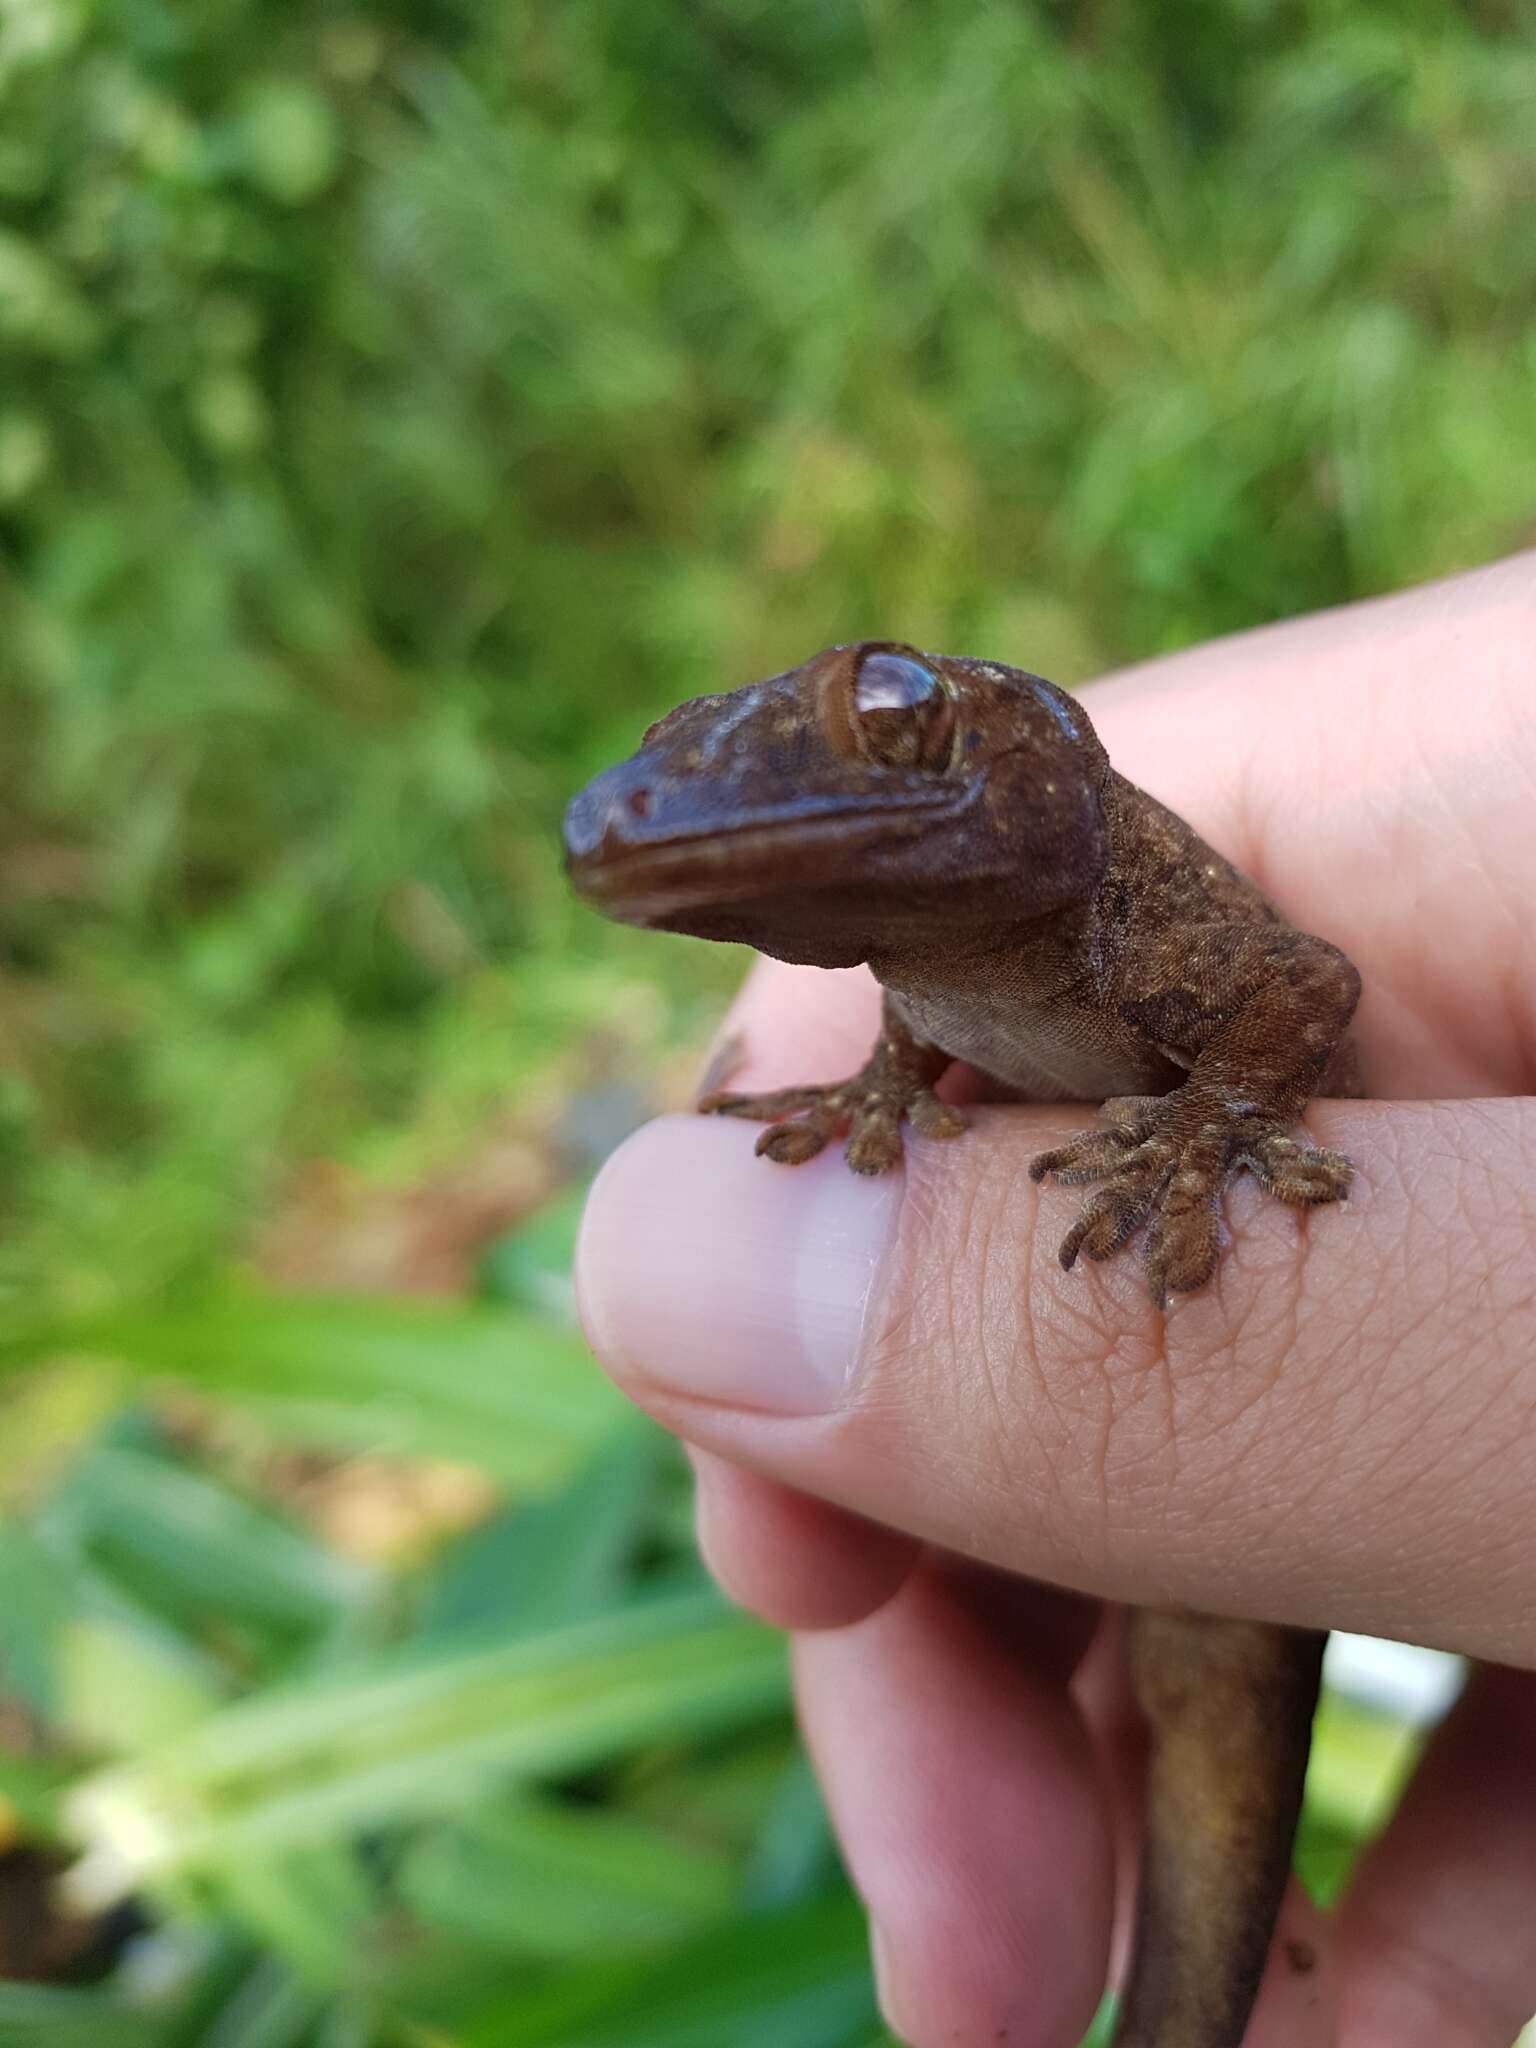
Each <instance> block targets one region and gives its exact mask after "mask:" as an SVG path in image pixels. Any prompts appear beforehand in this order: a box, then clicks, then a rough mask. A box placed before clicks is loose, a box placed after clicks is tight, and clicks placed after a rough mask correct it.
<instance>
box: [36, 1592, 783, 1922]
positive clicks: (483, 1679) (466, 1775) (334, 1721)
mask: <svg viewBox="0 0 1536 2048" xmlns="http://www.w3.org/2000/svg"><path fill="white" fill-rule="evenodd" d="M785 1697H786V1688H785V1672H784V1651H783V1647H782V1645H781V1643H780V1642H779V1640H778V1639H777V1638H776V1637H775V1636H774V1635H772V1634H771V1633H770V1632H769V1631H768V1630H766V1629H763V1628H761V1627H759V1626H758V1625H757V1624H755V1623H753V1622H750V1621H748V1620H745V1619H744V1618H743V1617H741V1616H739V1615H736V1614H734V1613H732V1612H731V1611H730V1610H728V1609H727V1608H726V1607H725V1606H724V1604H723V1603H722V1602H721V1601H719V1600H718V1599H716V1598H715V1597H714V1596H712V1595H696V1596H689V1597H685V1598H681V1599H672V1600H666V1601H655V1602H652V1603H649V1604H644V1605H640V1606H637V1607H634V1608H631V1609H628V1610H625V1611H623V1612H621V1613H617V1614H612V1615H605V1616H603V1617H601V1618H599V1619H596V1620H591V1621H583V1622H574V1623H570V1624H568V1625H566V1626H563V1627H557V1628H552V1629H550V1630H548V1631H547V1632H545V1633H544V1634H542V1635H537V1636H529V1637H524V1638H522V1639H521V1640H519V1641H516V1642H512V1643H498V1644H495V1645H492V1646H491V1647H488V1648H487V1647H478V1648H472V1649H464V1648H458V1649H455V1648H450V1647H448V1646H446V1645H442V1644H436V1645H423V1646H421V1647H419V1648H417V1649H415V1650H413V1651H412V1652H411V1653H409V1654H397V1655H395V1656H393V1657H391V1658H389V1659H380V1660H378V1661H377V1662H375V1663H372V1664H370V1665H366V1666H361V1667H359V1668H357V1669H355V1670H351V1671H347V1672H339V1671H335V1670H331V1671H327V1672H326V1673H325V1674H324V1675H322V1676H318V1677H316V1678H314V1679H313V1680H310V1681H307V1682H305V1683H303V1684H292V1685H288V1686H284V1687H281V1688H273V1689H272V1690H270V1691H268V1692H266V1693H263V1694H261V1695H258V1696H257V1697H255V1698H252V1699H250V1700H247V1701H243V1702H241V1703H240V1704H238V1705H236V1706H232V1707H229V1708H226V1709H224V1710H223V1711H221V1712H219V1713H216V1714H213V1715H211V1716H210V1717H209V1718H208V1719H207V1720H206V1721H204V1722H203V1724H202V1725H201V1726H200V1727H198V1728H195V1729H192V1730H190V1731H188V1733H187V1734H186V1735H185V1736H184V1737H183V1738H182V1739H181V1741H180V1742H178V1743H177V1744H176V1746H175V1747H174V1748H172V1749H168V1750H166V1751H164V1752H157V1753H155V1754H153V1755H150V1756H147V1757H144V1758H143V1759H141V1760H139V1761H137V1762H135V1763H132V1764H128V1765H125V1766H122V1767H120V1768H118V1769H115V1770H112V1771H108V1772H103V1773H101V1774H99V1775H97V1776H95V1777H93V1778H90V1779H87V1780H86V1781H85V1782H84V1783H83V1784H82V1785H80V1786H79V1787H78V1788H77V1789H76V1791H75V1793H74V1795H73V1796H72V1798H71V1800H70V1802H69V1808H68V1818H69V1822H70V1825H71V1827H72V1829H73V1830H74V1832H75V1833H76V1835H77V1836H78V1838H80V1839H81V1840H82V1841H83V1842H84V1844H85V1846H86V1852H87V1853H86V1859H85V1863H84V1865H83V1866H82V1869H81V1871H80V1873H79V1878H80V1886H81V1895H82V1896H83V1897H86V1898H89V1899H92V1900H95V1899H102V1898H110V1897H116V1896H118V1895H120V1894H121V1893H123V1892H126V1891H130V1890H132V1889H134V1888H135V1887H136V1886H137V1885H138V1884H140V1883H142V1882H145V1881H147V1880H149V1879H151V1878H153V1877H155V1876H158V1875H164V1874H167V1873H170V1872H173V1871H178V1870H184V1869H188V1868H191V1867H194V1866H199V1865H205V1864H207V1863H208V1862H209V1861H210V1860H212V1859H217V1858H222V1857H227V1856H229V1855H232V1854H238V1855H244V1854H250V1853H258V1852H260V1853H272V1852H275V1851H279V1850H287V1849H290V1848H293V1847H295V1846H297V1845H299V1844H303V1843H308V1842H315V1841H321V1840H324V1839H326V1838H327V1837H329V1836H332V1835H334V1834H335V1833H337V1832H338V1831H354V1830H358V1829H371V1828H376V1827H379V1826H381V1825H383V1824H384V1823H386V1822H389V1821H397V1820H401V1819H404V1818H407V1817H410V1816H413V1815H423V1814H431V1813H442V1812H448V1811H453V1810H456V1809H458V1808H459V1807H461V1806H462V1805H463V1804H464V1803H465V1802H466V1801H467V1800H469V1799H471V1798H472V1797H473V1796H475V1794H476V1792H477V1790H479V1789H480V1788H483V1787H484V1786H485V1785H486V1784H487V1783H489V1782H492V1781H494V1780H495V1779H496V1778H498V1777H509V1776H510V1777H537V1776H546V1777H547V1776H552V1775H557V1774H561V1773H566V1772H570V1771H574V1770H578V1769H585V1768H589V1767H591V1766H592V1765H594V1764H596V1763H598V1762H601V1761H603V1760H605V1759H606V1758H609V1757H611V1756H612V1755H614V1754H615V1753H616V1752H620V1751H624V1750H629V1749H634V1748H636V1747H637V1746H639V1745H640V1744H642V1743H649V1742H656V1741H669V1742H680V1741H683V1740H686V1739H687V1738H688V1737H690V1736H694V1735H699V1734H703V1733H706V1732H711V1733H712V1732H717V1731H721V1730H724V1729H728V1728H736V1727H740V1726H743V1725H745V1724H749V1723H751V1722H753V1721H756V1720H758V1719H760V1718H761V1717H762V1716H763V1715H765V1714H767V1713H770V1712H772V1711H773V1710H775V1709H776V1708H779V1707H780V1706H782V1704H783V1703H784V1700H785Z"/></svg>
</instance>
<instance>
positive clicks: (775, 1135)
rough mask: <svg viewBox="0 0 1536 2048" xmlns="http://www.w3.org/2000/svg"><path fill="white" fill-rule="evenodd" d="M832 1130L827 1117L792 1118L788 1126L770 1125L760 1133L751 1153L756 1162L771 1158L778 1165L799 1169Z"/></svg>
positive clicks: (833, 1128) (817, 1150) (831, 1122)
mask: <svg viewBox="0 0 1536 2048" xmlns="http://www.w3.org/2000/svg"><path fill="white" fill-rule="evenodd" d="M835 1129H836V1124H835V1122H834V1120H833V1119H832V1118H830V1117H819V1116H814V1115H812V1116H802V1117H796V1118H795V1119H794V1120H793V1122H791V1123H783V1124H773V1125H771V1126H770V1127H769V1128H768V1129H767V1130H766V1131H763V1132H762V1133H761V1134H760V1135H759V1137H758V1140H757V1143H756V1145H755V1146H754V1147H753V1150H754V1151H755V1152H756V1154H757V1156H758V1158H759V1159H772V1160H775V1161H777V1163H778V1164H779V1165H780V1166H803V1165H804V1164H805V1162H806V1160H807V1159H814V1158H815V1157H816V1154H817V1153H818V1152H820V1151H821V1150H822V1148H823V1147H824V1146H825V1145H826V1143H827V1140H828V1139H829V1138H830V1137H831V1136H832V1135H833V1132H834V1130H835Z"/></svg>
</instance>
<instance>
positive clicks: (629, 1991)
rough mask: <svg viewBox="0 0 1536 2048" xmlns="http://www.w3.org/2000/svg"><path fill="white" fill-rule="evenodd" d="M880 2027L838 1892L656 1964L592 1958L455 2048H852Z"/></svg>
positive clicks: (863, 1944) (858, 1935) (855, 1910)
mask: <svg viewBox="0 0 1536 2048" xmlns="http://www.w3.org/2000/svg"><path fill="white" fill-rule="evenodd" d="M875 2017H876V2014H875V1999H874V1991H873V1988H872V1985H871V1982H870V1973H869V1956H868V1937H867V1933H866V1930H865V1924H864V1916H863V1914H862V1912H861V1911H860V1909H859V1907H858V1904H857V1902H856V1901H855V1900H854V1899H852V1898H851V1897H850V1896H849V1895H848V1894H847V1893H846V1892H842V1893H839V1894H837V1895H835V1896H834V1897H832V1898H830V1899H823V1900H817V1901H816V1902H815V1903H814V1904H812V1905H808V1906H800V1907H797V1908H795V1909H793V1910H792V1911H789V1912H784V1913H754V1914H749V1915H745V1916H743V1917H741V1918H740V1919H737V1920H733V1921H731V1922H730V1923H729V1924H728V1925H726V1926H724V1927H721V1928H718V1929H714V1930H711V1931H709V1932H707V1933H704V1934H700V1935H698V1936H697V1937H695V1938H694V1939H693V1940H691V1941H688V1942H685V1943H683V1944H681V1945H680V1946H679V1947H678V1948H676V1949H674V1950H673V1951H672V1952H671V1953H670V1954H669V1955H667V1956H666V1957H664V1958H662V1959H660V1960H658V1961H654V1962H649V1963H643V1964H637V1965H631V1966H628V1967H626V1966H623V1965H615V1964H613V1963H611V1962H607V1961H603V1960H600V1959H598V1958H596V1957H593V1958H591V1959H589V1960H588V1961H587V1962H586V1963H585V1964H583V1965H582V1966H581V1967H580V1968H577V1969H573V1970H571V1971H570V1972H568V1973H566V1974H564V1975H562V1976H561V1977H559V1978H557V1979H556V1980H555V1981H554V1982H552V1983H550V1984H548V1985H546V1986H543V1987H541V1988H536V1989H534V1990H532V1991H530V1992H527V1993H524V1994H522V1995H518V1996H508V1997H505V1998H503V1999H501V2000H499V2001H498V2002H497V2003H496V2004H495V2005H494V2006H493V2007H491V2008H490V2009H489V2010H487V2011H486V2012H485V2013H483V2014H481V2015H480V2016H479V2017H478V2019H477V2020H476V2021H475V2023H474V2024H473V2025H471V2026H470V2027H468V2028H467V2029H466V2030H465V2032H464V2034H463V2035H462V2037H461V2044H460V2048H785V2044H786V2043H788V2042H793V2043H794V2048H857V2044H859V2043H861V2042H862V2041H863V2040H864V2039H865V2038H866V2036H867V2035H868V2033H869V2030H870V2028H871V2026H872V2025H873V2024H874V2021H875Z"/></svg>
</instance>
